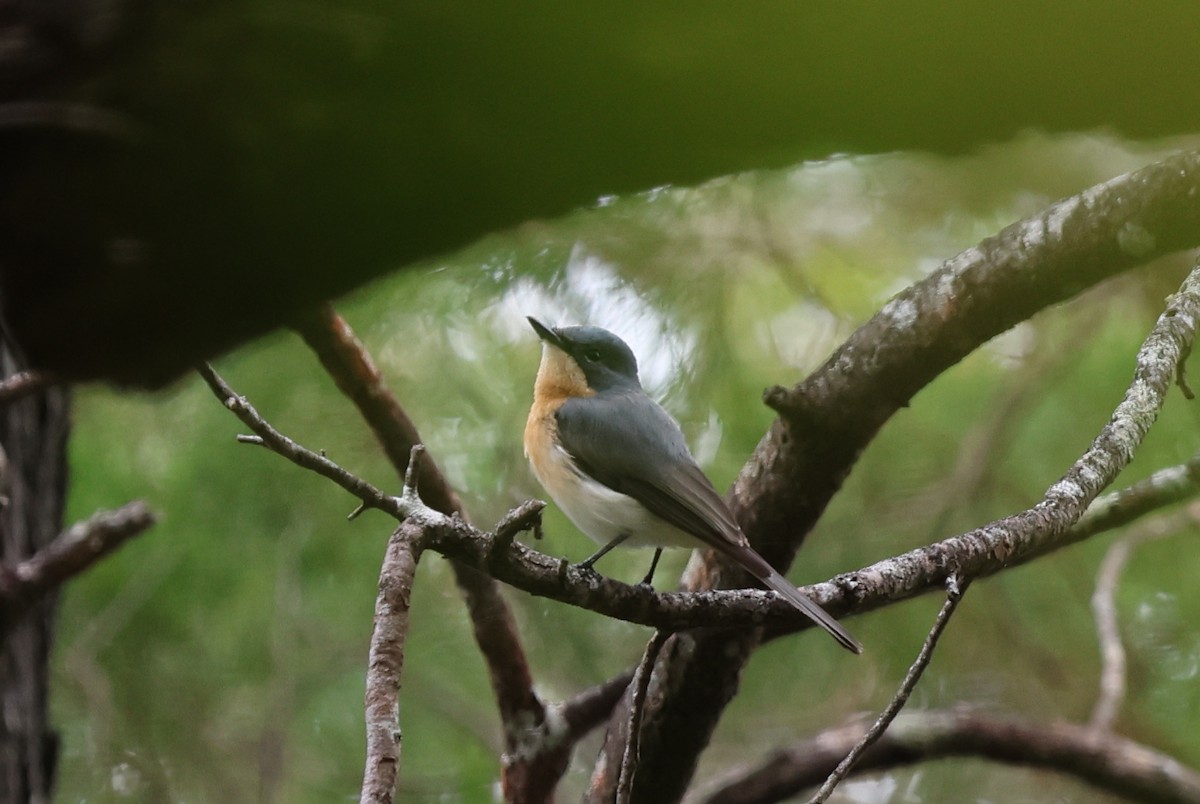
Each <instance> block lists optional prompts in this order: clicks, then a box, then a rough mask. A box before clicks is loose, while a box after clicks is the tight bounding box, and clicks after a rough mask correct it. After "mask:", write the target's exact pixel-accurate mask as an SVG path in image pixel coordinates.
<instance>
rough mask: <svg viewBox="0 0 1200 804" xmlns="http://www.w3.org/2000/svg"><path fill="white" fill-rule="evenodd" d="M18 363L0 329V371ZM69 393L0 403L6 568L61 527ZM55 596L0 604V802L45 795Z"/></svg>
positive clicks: (50, 773) (51, 739)
mask: <svg viewBox="0 0 1200 804" xmlns="http://www.w3.org/2000/svg"><path fill="white" fill-rule="evenodd" d="M18 368H19V366H18V361H17V359H16V358H15V357H14V354H13V350H12V345H11V344H10V343H8V342H7V339H6V338H5V337H4V336H3V334H2V333H0V376H3V377H7V376H9V375H11V374H12V373H13V372H15V371H16V370H17V369H18ZM68 429H69V416H68V395H67V393H66V391H64V390H62V389H59V388H52V389H50V390H48V391H46V392H44V393H37V394H33V395H31V396H27V397H25V398H23V399H19V400H16V401H14V402H10V403H9V404H7V405H5V406H3V407H0V448H3V453H2V454H0V494H2V495H3V500H2V501H0V502H2V503H3V507H2V508H0V560H3V562H4V565H5V567H6V568H8V569H11V568H13V567H15V566H16V565H17V564H19V563H20V562H21V561H24V560H26V559H28V558H29V557H30V556H31V555H33V554H34V553H36V552H37V551H38V550H40V549H41V548H42V547H44V546H45V545H46V544H47V543H49V542H50V541H51V540H52V539H53V538H54V537H55V536H56V535H57V534H58V533H59V531H61V530H62V518H63V501H64V496H65V492H66V479H67V462H66V446H67V432H68ZM57 601H58V596H57V593H56V592H52V593H50V594H48V595H45V596H44V597H42V598H41V599H39V600H38V601H37V602H35V603H34V604H33V605H32V606H30V607H28V608H25V609H23V610H21V611H14V610H0V634H2V635H3V645H2V646H0V802H14V804H15V802H26V801H29V802H48V801H50V798H51V796H50V794H51V790H52V788H53V784H54V770H55V764H56V761H57V757H58V738H57V735H56V734H55V732H54V730H53V729H52V728H51V727H50V723H49V713H48V706H47V703H48V687H49V660H50V647H51V642H52V638H53V628H54V614H55V609H56V606H57Z"/></svg>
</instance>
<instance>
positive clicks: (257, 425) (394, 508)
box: [196, 363, 408, 520]
mask: <svg viewBox="0 0 1200 804" xmlns="http://www.w3.org/2000/svg"><path fill="white" fill-rule="evenodd" d="M196 370H197V371H198V372H199V373H200V376H201V377H203V378H204V381H205V382H206V383H208V387H209V388H210V389H212V392H213V393H214V394H215V395H216V396H217V398H218V399H219V400H221V404H223V405H224V406H225V407H227V408H229V410H231V411H232V412H233V415H235V416H237V417H238V419H240V420H241V422H242V424H244V425H246V426H247V427H249V428H250V429H251V430H253V431H254V433H255V435H256V436H257V437H258V438H259V439H261V442H260V441H251V442H249V443H255V444H258V443H261V445H262V446H264V447H266V448H267V449H269V450H271V451H272V452H275V453H278V454H279V455H282V456H283V457H285V458H287V459H288V460H289V461H291V462H292V463H294V464H296V465H297V466H300V467H302V468H304V469H308V470H310V471H312V472H316V473H317V474H319V475H321V476H322V477H324V478H327V479H328V480H332V481H333V482H334V483H335V484H337V485H338V486H341V487H342V488H343V489H345V490H346V491H348V492H350V493H351V494H352V495H354V496H355V497H357V498H358V499H359V500H360V501H361V502H362V504H363V505H364V506H366V507H367V508H377V509H379V510H380V511H383V512H384V513H387V514H391V515H392V516H393V517H395V518H396V519H397V520H400V519H403V518H404V517H405V516H406V515H407V513H408V512H407V511H405V510H404V509H403V508H402V507H401V505H400V499H399V498H397V497H390V496H388V495H386V494H384V493H383V492H382V491H380V490H379V489H377V488H375V486H372V485H371V484H370V483H368V482H367V481H365V480H363V479H362V478H360V477H358V476H357V475H354V474H352V473H351V472H349V471H347V470H345V469H343V468H342V467H341V466H339V465H338V464H336V463H334V462H333V461H331V460H329V459H328V458H326V457H325V456H323V455H319V454H318V453H316V452H313V451H312V450H310V449H307V448H306V447H304V446H302V445H300V444H298V443H297V442H295V441H293V440H292V439H290V438H288V437H287V436H285V435H284V434H283V433H281V432H279V431H278V430H276V429H275V428H274V427H272V426H271V425H270V424H269V423H268V422H267V420H266V419H264V418H263V417H262V416H261V415H259V412H258V411H257V410H255V408H254V406H253V405H251V404H250V403H249V402H248V401H247V400H246V398H245V397H243V396H240V395H238V394H237V393H235V392H234V390H233V389H232V388H231V387H229V384H228V383H226V382H225V380H224V379H222V377H221V375H219V374H217V372H216V371H215V370H214V369H213V367H212V366H210V365H209V364H207V363H205V364H203V365H201V366H198V367H197V369H196ZM238 440H239V441H243V443H245V440H244V438H239V439H238Z"/></svg>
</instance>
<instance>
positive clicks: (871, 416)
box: [606, 153, 1200, 801]
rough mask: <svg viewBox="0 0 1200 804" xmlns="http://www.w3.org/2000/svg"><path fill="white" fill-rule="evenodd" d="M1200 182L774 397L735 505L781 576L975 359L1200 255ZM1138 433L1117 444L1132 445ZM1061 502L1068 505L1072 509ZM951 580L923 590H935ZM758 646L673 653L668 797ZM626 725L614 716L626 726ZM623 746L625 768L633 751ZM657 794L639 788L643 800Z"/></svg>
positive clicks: (662, 785) (1109, 194) (1119, 212)
mask: <svg viewBox="0 0 1200 804" xmlns="http://www.w3.org/2000/svg"><path fill="white" fill-rule="evenodd" d="M1198 186H1200V154H1198V153H1184V154H1181V155H1179V156H1177V157H1174V158H1172V159H1168V160H1165V161H1163V162H1161V163H1159V164H1156V165H1151V166H1149V167H1146V168H1143V169H1142V170H1139V171H1135V172H1133V173H1130V174H1127V175H1124V176H1120V177H1117V178H1115V179H1112V180H1111V181H1108V182H1105V183H1103V184H1100V185H1097V186H1095V187H1093V188H1090V189H1088V190H1086V191H1084V192H1082V193H1079V194H1077V195H1075V196H1072V197H1070V198H1067V199H1064V200H1062V201H1060V202H1058V203H1056V204H1054V205H1052V206H1051V207H1049V208H1048V209H1046V210H1045V211H1043V212H1042V213H1040V214H1038V215H1035V216H1033V217H1030V218H1027V219H1025V220H1023V221H1020V222H1017V223H1015V224H1013V225H1011V226H1009V227H1007V228H1006V229H1004V230H1003V231H1001V232H999V233H998V234H996V235H995V236H993V237H990V238H988V239H987V240H985V241H983V242H982V243H980V244H979V245H977V246H975V247H973V248H970V249H967V250H966V251H964V252H962V253H961V254H959V255H958V256H956V257H953V258H951V259H949V260H947V261H946V262H945V263H943V265H942V266H941V268H939V269H938V270H937V271H935V272H933V273H932V274H930V275H929V276H928V277H926V278H925V279H923V280H921V281H920V282H917V283H915V284H914V285H912V286H911V287H909V288H908V289H907V290H905V291H903V292H902V293H900V294H898V295H897V296H896V297H895V298H893V299H892V301H890V302H889V303H888V304H887V305H886V306H885V307H884V308H883V309H882V310H881V311H880V312H879V313H878V314H877V315H875V316H874V317H873V318H872V319H871V320H870V321H868V322H867V323H866V324H864V325H863V326H862V327H860V328H859V329H858V331H856V332H855V333H854V334H853V335H851V337H850V338H849V339H847V341H846V342H845V343H844V344H842V346H841V347H839V348H838V349H837V350H836V351H835V352H834V354H833V355H832V356H831V357H830V358H829V359H828V360H827V361H826V362H825V363H824V364H823V365H822V366H821V367H820V368H818V369H817V370H816V371H814V372H813V373H812V374H811V375H810V376H809V377H808V378H807V379H805V380H804V382H802V383H800V384H799V385H797V386H795V387H793V388H790V389H782V388H777V389H773V390H772V391H770V392H768V394H767V395H766V401H767V403H768V404H770V405H771V406H772V407H773V408H775V409H776V410H777V411H778V412H779V414H780V416H779V419H777V420H776V421H775V422H774V423H773V424H772V426H771V428H770V429H769V431H768V432H767V433H766V435H765V436H764V437H763V439H762V440H761V441H760V442H759V444H758V447H757V449H756V450H755V452H754V454H753V455H752V456H751V458H750V459H749V460H748V461H747V463H746V465H745V466H744V467H743V469H742V472H741V473H740V475H739V477H738V479H737V481H736V483H735V484H734V487H733V489H732V491H731V494H730V502H731V505H732V507H733V509H734V512H735V514H736V515H737V518H738V522H739V523H740V524H741V526H742V529H743V530H744V531H745V532H746V534H747V535H748V536H749V537H750V539H751V541H752V542H753V543H754V544H755V545H756V547H757V549H758V550H759V551H760V552H761V553H762V554H763V555H764V557H766V558H767V559H768V560H769V561H771V562H773V563H775V564H776V566H779V567H787V566H788V565H790V563H791V561H792V559H793V557H794V555H795V552H796V550H797V549H799V546H800V544H801V543H802V542H803V540H804V538H805V536H806V535H807V533H808V532H809V531H810V530H811V529H812V527H813V525H814V524H815V523H816V521H817V520H818V518H819V517H820V515H821V514H822V512H823V511H824V509H825V506H826V505H827V504H828V503H829V501H830V499H832V497H833V495H834V494H835V493H836V492H837V491H838V489H839V488H840V487H841V485H842V483H843V481H844V480H845V478H846V476H847V475H848V473H849V472H850V469H851V468H852V467H853V466H854V464H855V462H856V461H857V459H858V456H859V455H861V454H862V452H863V450H864V449H865V447H866V446H867V445H868V444H869V443H870V442H871V440H872V439H873V438H874V437H875V435H876V434H877V433H878V432H879V429H880V428H881V427H882V426H883V425H884V424H885V423H886V422H887V421H888V419H890V418H891V416H892V415H893V414H894V413H895V412H896V411H897V410H899V409H900V408H902V407H903V406H905V405H907V404H908V402H909V400H910V399H912V397H913V396H914V395H915V394H916V393H917V391H919V390H920V389H921V388H923V387H925V386H926V385H928V384H929V383H930V382H931V381H932V380H933V379H934V378H936V377H937V376H939V375H940V374H941V373H942V372H944V371H946V370H947V369H948V368H950V367H951V366H953V365H954V364H955V363H957V362H958V361H959V360H961V359H962V358H963V357H964V356H966V355H967V354H969V353H970V352H971V351H973V350H974V349H976V348H977V347H979V346H980V345H982V344H983V343H985V342H987V341H988V340H989V339H991V338H993V337H994V336H996V335H998V334H1000V333H1002V332H1004V331H1005V330H1007V329H1009V328H1010V327H1012V326H1013V325H1015V324H1017V323H1019V322H1021V321H1023V320H1025V319H1027V318H1029V317H1030V316H1031V315H1033V314H1034V313H1036V312H1038V311H1039V310H1042V309H1045V308H1046V307H1049V306H1051V305H1053V304H1056V303H1058V302H1061V301H1063V300H1065V299H1068V298H1070V297H1071V296H1074V295H1075V294H1077V293H1079V292H1080V291H1082V290H1084V289H1086V288H1088V287H1091V286H1092V285H1095V284H1096V283H1098V282H1100V281H1101V280H1103V279H1105V278H1106V277H1109V276H1112V275H1114V274H1116V273H1119V272H1120V271H1123V270H1125V269H1127V268H1129V267H1131V266H1134V265H1137V264H1139V263H1142V262H1144V261H1146V260H1148V259H1149V258H1150V257H1152V256H1155V255H1157V254H1161V253H1163V252H1164V251H1169V250H1173V249H1178V248H1187V247H1191V246H1194V245H1195V244H1196V243H1197V237H1198V235H1197V233H1198V232H1200V208H1197V206H1196V204H1195V203H1194V201H1195V198H1196V195H1197V187H1198ZM1128 435H1129V434H1127V433H1119V434H1116V436H1117V437H1118V439H1119V440H1121V441H1123V442H1124V441H1128V439H1127V436H1128ZM1085 463H1086V467H1085V469H1084V471H1085V472H1091V471H1094V468H1095V467H1094V466H1093V464H1092V462H1091V461H1087V462H1085ZM1081 480H1082V481H1087V480H1088V478H1086V477H1082V476H1081V477H1072V478H1064V482H1063V485H1062V486H1060V487H1059V488H1058V489H1057V490H1055V492H1054V496H1055V498H1056V499H1055V500H1054V504H1055V505H1058V504H1062V503H1068V504H1070V506H1071V508H1072V515H1071V516H1067V517H1063V518H1062V519H1061V521H1060V522H1058V523H1056V524H1055V525H1054V526H1053V528H1052V529H1053V531H1054V532H1055V533H1061V532H1062V529H1064V528H1068V527H1069V526H1070V522H1072V521H1073V520H1074V518H1076V517H1077V516H1078V513H1081V512H1082V507H1081V505H1082V506H1086V501H1087V499H1090V497H1089V493H1082V494H1075V493H1074V491H1075V490H1079V491H1082V490H1083V489H1084V488H1090V487H1091V485H1092V484H1091V483H1090V482H1085V483H1084V484H1083V485H1079V482H1078V481H1081ZM1110 480H1111V478H1110ZM1101 488H1102V486H1101ZM1060 493H1061V496H1064V497H1065V498H1064V499H1058V498H1059V497H1060ZM1094 493H1095V492H1094V491H1092V492H1090V494H1092V495H1094ZM1066 498H1073V499H1066ZM1075 509H1078V510H1077V511H1076V510H1075ZM1045 513H1047V512H1045V511H1041V512H1038V513H1037V514H1035V515H1034V516H1035V517H1040V516H1042V515H1043V514H1045ZM1039 530H1040V528H1039ZM1035 541H1036V540H1035ZM1050 541H1052V540H1050ZM1018 542H1021V543H1024V542H1025V539H1024V537H1020V538H1018ZM961 547H962V548H964V549H969V548H970V545H965V544H964V545H961ZM897 569H900V568H899V567H897ZM914 569H915V568H914ZM949 569H952V568H943V569H942V570H941V571H940V572H939V573H935V575H936V576H937V577H933V576H931V575H925V576H924V577H921V578H920V580H918V581H917V583H921V584H925V585H926V587H927V588H934V587H936V586H938V585H940V584H941V582H942V580H944V578H945V576H946V574H947V572H948V571H949ZM880 580H881V582H883V580H885V579H882V578H881V579H880ZM926 582H927V583H926ZM685 583H686V584H687V585H688V587H689V588H691V589H705V588H713V587H715V586H728V585H733V586H739V585H743V584H744V583H745V580H744V579H743V577H742V576H741V574H740V573H738V572H737V571H736V569H735V568H732V567H731V566H730V565H729V564H728V563H727V562H725V561H723V560H722V559H720V557H718V556H715V555H711V554H710V555H708V556H707V557H706V560H705V561H704V562H699V563H697V564H693V565H692V567H691V568H690V569H689V573H688V575H687V576H686V578H685ZM891 583H892V584H893V585H894V588H896V589H897V590H898V591H899V592H900V593H901V594H905V593H906V592H905V591H904V588H905V587H906V586H907V583H906V582H903V581H901V580H899V578H898V577H893V578H891ZM757 645H758V640H757V639H756V638H755V637H754V636H753V635H745V636H743V637H741V638H740V642H739V644H737V645H734V644H732V643H731V641H730V640H729V638H728V637H727V636H726V635H712V636H704V635H698V636H696V637H695V643H694V644H693V645H691V646H690V647H689V649H688V650H681V651H677V652H672V653H669V654H664V658H663V659H662V663H663V666H662V667H661V668H660V671H661V673H660V674H661V677H662V678H663V679H664V682H663V683H664V685H665V686H666V687H667V688H668V689H670V690H671V692H670V694H668V695H664V696H663V698H662V699H661V701H660V702H659V705H658V706H656V707H652V708H651V710H650V711H648V712H647V723H648V729H647V731H646V733H644V734H643V735H642V761H643V768H645V769H647V772H646V775H647V776H649V777H653V778H654V779H655V782H656V785H655V791H654V795H655V796H656V797H657V800H658V801H670V800H676V799H678V798H679V797H681V796H682V795H683V793H684V791H685V789H686V787H687V784H688V781H689V779H690V778H691V776H692V773H693V772H694V770H695V766H696V762H697V761H698V757H699V754H700V752H701V751H702V750H703V749H704V747H705V746H706V745H707V744H708V741H709V739H710V737H711V734H712V730H713V728H715V726H716V723H717V721H718V720H719V718H720V714H721V712H722V711H723V709H724V707H725V705H726V704H727V703H728V702H729V701H730V700H731V699H732V698H733V696H734V695H735V694H736V690H737V686H738V683H739V679H740V677H741V670H742V667H743V666H744V664H745V662H746V660H747V659H748V658H749V656H750V654H751V653H752V652H753V651H754V649H755V648H756V647H757ZM668 663H669V664H668ZM625 717H627V713H625V712H622V711H616V712H614V713H613V717H612V720H611V721H610V729H615V728H617V725H618V724H619V723H620V722H621V721H622V720H623V719H624V718H625ZM606 750H609V749H607V748H606ZM611 751H612V752H614V753H613V754H612V755H611V756H610V757H609V759H610V760H611V759H613V758H614V757H616V756H619V754H620V751H621V747H620V746H619V745H613V746H612V747H611ZM648 795H649V792H648V791H647V792H646V793H644V794H641V795H639V793H638V791H637V790H636V788H635V791H634V799H635V800H647V796H648ZM610 798H611V796H610Z"/></svg>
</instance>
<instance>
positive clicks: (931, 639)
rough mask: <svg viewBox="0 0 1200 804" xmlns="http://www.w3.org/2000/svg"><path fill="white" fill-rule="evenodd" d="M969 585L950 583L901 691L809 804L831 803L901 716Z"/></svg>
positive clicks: (951, 580)
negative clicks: (854, 771)
mask: <svg viewBox="0 0 1200 804" xmlns="http://www.w3.org/2000/svg"><path fill="white" fill-rule="evenodd" d="M969 585H970V581H969V580H964V581H961V582H960V581H958V580H957V579H955V578H950V579H948V580H947V582H946V602H945V603H944V604H942V609H941V611H939V612H938V616H937V619H936V620H934V623H933V627H932V628H931V629H930V630H929V634H928V636H926V637H925V643H924V644H923V645H922V646H921V650H920V652H919V653H918V654H917V658H916V659H915V660H914V661H913V663H912V666H911V667H909V668H908V673H906V674H905V676H904V681H903V682H901V684H900V688H899V689H898V690H896V694H895V695H894V696H892V700H891V701H890V702H889V703H888V705H887V706H886V707H885V708H884V710H883V712H881V713H880V715H879V717H878V718H877V719H876V720H875V722H874V723H873V724H871V728H869V729H867V732H866V734H864V735H863V736H862V739H860V740H859V741H858V742H857V743H855V745H854V747H853V748H851V749H850V751H849V752H848V753H847V754H846V756H845V758H844V759H843V760H842V761H841V762H839V763H838V765H837V767H836V768H834V769H833V772H832V773H830V774H829V778H827V779H826V780H825V783H824V784H822V785H821V787H820V789H819V790H817V792H816V794H814V795H813V797H812V798H810V799H809V800H808V804H823V802H824V801H826V800H828V799H829V796H830V795H832V794H833V790H834V788H835V787H837V786H838V785H839V784H841V782H842V780H843V779H845V778H846V777H847V776H848V775H849V774H850V769H851V768H853V767H854V763H856V762H857V761H858V760H859V757H861V756H862V755H863V752H864V751H866V750H867V749H868V748H870V747H871V746H872V745H873V744H874V743H875V742H876V741H878V740H879V738H880V737H881V736H883V733H884V731H886V730H887V728H888V726H890V725H891V724H892V721H893V720H895V719H896V715H898V714H900V710H901V709H903V708H904V705H905V704H906V703H908V698H909V696H910V695H912V691H913V689H915V688H916V686H917V682H918V681H920V680H921V676H922V675H923V674H924V673H925V668H926V667H928V666H929V662H930V660H931V659H932V658H933V651H934V649H935V648H937V643H938V640H939V639H941V636H942V632H943V631H945V630H946V626H947V625H948V624H949V622H950V618H951V617H952V616H954V610H955V609H957V608H958V604H959V601H961V600H962V597H963V595H964V594H966V591H967V587H968V586H969Z"/></svg>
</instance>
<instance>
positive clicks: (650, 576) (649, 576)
mask: <svg viewBox="0 0 1200 804" xmlns="http://www.w3.org/2000/svg"><path fill="white" fill-rule="evenodd" d="M662 551H663V549H662V548H661V547H656V548H654V558H652V559H650V571H649V572H647V573H646V577H645V578H642V582H641V583H640V584H639V586H652V585H653V584H652V583H651V582H652V581H653V580H654V570H656V569H658V559H660V558H661V557H662Z"/></svg>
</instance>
